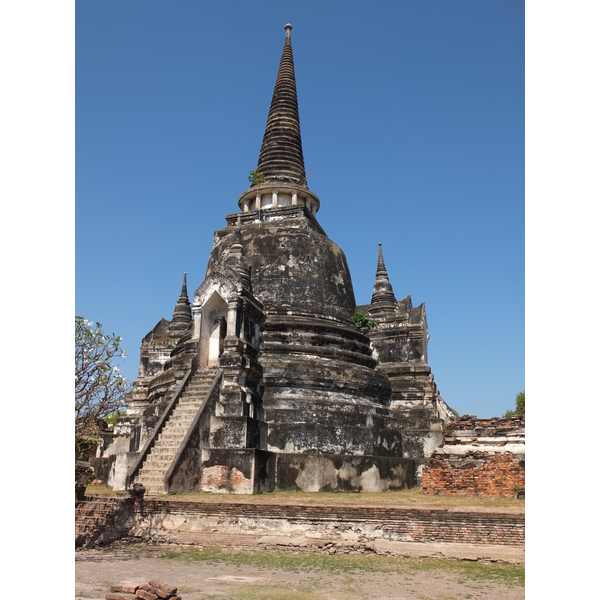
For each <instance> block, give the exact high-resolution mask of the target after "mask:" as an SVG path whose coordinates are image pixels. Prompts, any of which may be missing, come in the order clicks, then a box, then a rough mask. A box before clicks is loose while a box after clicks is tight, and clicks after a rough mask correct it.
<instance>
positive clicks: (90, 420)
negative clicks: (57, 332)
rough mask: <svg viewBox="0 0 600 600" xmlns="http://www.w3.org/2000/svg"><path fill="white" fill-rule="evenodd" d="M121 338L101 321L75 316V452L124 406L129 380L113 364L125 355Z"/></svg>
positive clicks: (95, 436)
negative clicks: (108, 331) (109, 331)
mask: <svg viewBox="0 0 600 600" xmlns="http://www.w3.org/2000/svg"><path fill="white" fill-rule="evenodd" d="M120 344H121V338H120V337H119V336H116V335H115V334H114V333H112V334H107V333H104V332H103V331H102V325H101V324H100V323H95V324H94V323H92V322H91V321H87V320H86V319H84V318H83V317H75V452H76V458H79V455H80V454H81V452H82V450H83V448H84V447H85V446H86V445H89V442H90V441H93V440H95V439H97V438H98V432H99V430H100V428H101V427H102V426H103V420H104V419H106V418H107V417H109V416H110V415H113V414H114V413H116V412H117V411H122V410H123V409H124V407H125V396H126V394H127V392H128V391H129V389H130V386H129V382H128V381H127V379H125V378H124V377H123V376H122V375H121V374H120V373H119V369H118V367H117V366H116V365H115V364H114V362H115V359H117V358H124V357H125V354H124V353H123V351H122V350H121V346H120Z"/></svg>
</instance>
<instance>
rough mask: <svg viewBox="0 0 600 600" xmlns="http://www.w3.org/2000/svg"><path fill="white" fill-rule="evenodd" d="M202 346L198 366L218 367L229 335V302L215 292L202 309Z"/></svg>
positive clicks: (200, 346)
mask: <svg viewBox="0 0 600 600" xmlns="http://www.w3.org/2000/svg"><path fill="white" fill-rule="evenodd" d="M200 314H201V321H200V345H199V349H198V364H199V365H201V366H209V367H212V366H217V365H218V364H219V357H220V356H221V354H222V353H223V340H224V339H225V336H226V335H227V302H225V300H224V299H223V297H222V296H221V294H219V292H217V291H215V292H213V294H212V295H211V297H210V298H209V299H208V300H207V301H206V302H205V303H204V304H203V306H202V308H201V309H200Z"/></svg>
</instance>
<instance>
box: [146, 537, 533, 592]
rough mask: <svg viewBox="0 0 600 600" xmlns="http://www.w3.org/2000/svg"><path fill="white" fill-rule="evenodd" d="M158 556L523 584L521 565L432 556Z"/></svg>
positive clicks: (192, 551)
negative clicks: (414, 574) (418, 574)
mask: <svg viewBox="0 0 600 600" xmlns="http://www.w3.org/2000/svg"><path fill="white" fill-rule="evenodd" d="M156 556H157V557H158V558H162V559H164V560H180V561H183V562H186V563H194V562H200V561H206V562H213V563H224V564H227V565H234V566H236V567H240V566H251V567H256V568H264V569H283V570H286V571H297V572H300V571H304V572H306V571H329V572H335V573H360V572H371V573H402V574H410V573H416V572H426V573H430V574H431V575H432V576H435V574H436V573H447V574H452V575H454V576H455V577H457V578H458V579H464V580H469V581H471V582H477V581H481V582H485V581H490V582H502V583H504V584H506V585H514V586H524V585H525V566H524V565H513V564H508V563H487V562H471V561H461V560H451V559H435V558H405V557H391V556H385V555H378V554H353V555H348V554H334V555H327V554H320V553H319V554H316V553H315V554H313V553H308V552H306V553H298V554H295V553H292V552H286V551H274V550H255V551H233V550H232V551H224V550H221V549H219V548H207V549H203V550H200V549H198V548H187V547H186V548H181V549H169V550H165V551H159V552H158V554H156Z"/></svg>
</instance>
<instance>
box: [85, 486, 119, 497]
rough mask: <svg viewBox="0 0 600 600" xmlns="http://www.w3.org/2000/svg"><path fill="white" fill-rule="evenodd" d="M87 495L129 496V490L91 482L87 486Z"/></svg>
mask: <svg viewBox="0 0 600 600" xmlns="http://www.w3.org/2000/svg"><path fill="white" fill-rule="evenodd" d="M85 495H86V496H96V495H97V496H127V492H122V491H115V490H113V489H112V488H111V487H109V486H108V485H104V484H94V485H92V484H89V485H88V486H87V487H86V488H85Z"/></svg>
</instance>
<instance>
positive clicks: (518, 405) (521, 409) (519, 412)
mask: <svg viewBox="0 0 600 600" xmlns="http://www.w3.org/2000/svg"><path fill="white" fill-rule="evenodd" d="M513 416H521V417H523V418H525V390H523V391H522V392H519V393H518V394H517V398H516V401H515V410H507V411H506V412H505V413H504V418H505V419H510V418H511V417H513Z"/></svg>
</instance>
